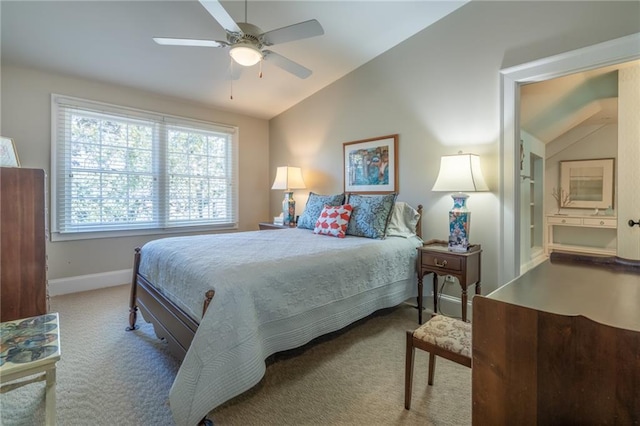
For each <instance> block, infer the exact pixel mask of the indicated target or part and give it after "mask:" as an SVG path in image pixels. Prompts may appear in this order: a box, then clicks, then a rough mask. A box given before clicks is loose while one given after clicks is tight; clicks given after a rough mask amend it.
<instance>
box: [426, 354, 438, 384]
mask: <svg viewBox="0 0 640 426" xmlns="http://www.w3.org/2000/svg"><path fill="white" fill-rule="evenodd" d="M435 369H436V356H435V355H434V354H432V353H431V352H429V380H428V382H427V383H429V384H430V385H433V373H434V372H435Z"/></svg>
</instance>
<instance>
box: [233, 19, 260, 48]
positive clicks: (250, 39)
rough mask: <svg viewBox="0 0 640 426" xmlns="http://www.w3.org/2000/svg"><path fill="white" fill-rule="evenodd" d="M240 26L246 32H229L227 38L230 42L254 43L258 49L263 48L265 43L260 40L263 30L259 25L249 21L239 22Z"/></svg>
mask: <svg viewBox="0 0 640 426" xmlns="http://www.w3.org/2000/svg"><path fill="white" fill-rule="evenodd" d="M238 26H239V27H240V29H241V30H242V32H243V33H244V34H237V33H232V32H227V40H228V41H229V43H230V44H232V45H233V44H236V43H247V44H252V45H254V46H255V47H257V48H258V49H262V47H263V44H262V41H261V40H260V35H261V34H262V30H261V29H260V28H259V27H257V26H255V25H253V24H249V23H247V22H238Z"/></svg>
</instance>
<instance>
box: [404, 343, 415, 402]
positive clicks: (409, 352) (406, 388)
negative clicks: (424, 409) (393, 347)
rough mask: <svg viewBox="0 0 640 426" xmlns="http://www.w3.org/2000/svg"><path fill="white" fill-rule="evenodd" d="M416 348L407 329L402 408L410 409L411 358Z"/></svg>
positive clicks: (411, 385)
mask: <svg viewBox="0 0 640 426" xmlns="http://www.w3.org/2000/svg"><path fill="white" fill-rule="evenodd" d="M415 353H416V349H415V348H414V347H413V331H407V353H406V361H405V367H404V408H405V409H407V410H409V409H411V392H412V388H413V360H414V357H415Z"/></svg>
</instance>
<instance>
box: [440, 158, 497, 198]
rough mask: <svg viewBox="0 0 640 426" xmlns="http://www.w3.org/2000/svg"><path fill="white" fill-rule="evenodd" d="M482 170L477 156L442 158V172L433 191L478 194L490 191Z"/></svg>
mask: <svg viewBox="0 0 640 426" xmlns="http://www.w3.org/2000/svg"><path fill="white" fill-rule="evenodd" d="M488 190H489V187H488V186H487V183H486V182H485V181H484V176H482V170H481V169H480V157H479V156H477V155H475V154H457V155H444V156H442V158H440V172H439V173H438V178H437V179H436V183H435V184H433V188H432V191H446V192H476V191H488Z"/></svg>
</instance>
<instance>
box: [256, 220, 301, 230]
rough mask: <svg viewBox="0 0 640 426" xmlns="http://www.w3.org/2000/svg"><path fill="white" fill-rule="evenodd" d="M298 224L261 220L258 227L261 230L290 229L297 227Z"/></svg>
mask: <svg viewBox="0 0 640 426" xmlns="http://www.w3.org/2000/svg"><path fill="white" fill-rule="evenodd" d="M295 227H296V225H295V223H294V224H293V225H276V224H275V223H271V222H260V223H259V224H258V228H259V229H260V230H261V231H264V230H265V229H288V228H295Z"/></svg>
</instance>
